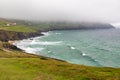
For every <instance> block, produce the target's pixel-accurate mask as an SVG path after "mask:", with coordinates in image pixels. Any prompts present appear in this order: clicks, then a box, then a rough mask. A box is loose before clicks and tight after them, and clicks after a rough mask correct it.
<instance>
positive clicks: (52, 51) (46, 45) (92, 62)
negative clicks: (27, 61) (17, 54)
mask: <svg viewBox="0 0 120 80" xmlns="http://www.w3.org/2000/svg"><path fill="white" fill-rule="evenodd" d="M42 34H44V36H39V37H35V38H30V39H24V40H20V41H16V42H15V43H14V45H16V46H17V47H18V48H21V49H22V50H24V51H25V52H27V53H32V54H37V55H42V56H45V57H50V58H56V59H60V60H64V61H66V62H69V63H73V64H79V65H86V66H97V67H116V68H120V29H119V28H117V29H95V30H61V31H49V32H43V33H42Z"/></svg>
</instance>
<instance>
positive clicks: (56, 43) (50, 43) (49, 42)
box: [31, 41, 62, 45]
mask: <svg viewBox="0 0 120 80" xmlns="http://www.w3.org/2000/svg"><path fill="white" fill-rule="evenodd" d="M60 43H62V41H56V42H55V41H54V42H52V41H39V42H35V41H33V42H32V43H31V44H38V45H59V44H60Z"/></svg>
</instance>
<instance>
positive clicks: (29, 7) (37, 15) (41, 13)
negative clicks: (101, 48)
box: [0, 0, 120, 23]
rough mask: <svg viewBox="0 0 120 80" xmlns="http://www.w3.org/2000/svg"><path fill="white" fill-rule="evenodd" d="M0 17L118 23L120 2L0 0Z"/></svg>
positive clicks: (95, 0)
mask: <svg viewBox="0 0 120 80" xmlns="http://www.w3.org/2000/svg"><path fill="white" fill-rule="evenodd" d="M0 17H5V18H18V19H28V20H31V19H32V20H43V21H56V20H57V21H59V20H61V21H102V22H104V21H105V22H110V23H114V22H120V0H0Z"/></svg>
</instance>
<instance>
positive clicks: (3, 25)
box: [0, 19, 35, 32]
mask: <svg viewBox="0 0 120 80" xmlns="http://www.w3.org/2000/svg"><path fill="white" fill-rule="evenodd" d="M11 23H14V22H10V21H6V20H4V19H0V30H6V31H15V32H34V31H35V29H34V28H32V27H31V26H27V25H22V24H16V25H10V26H7V24H11Z"/></svg>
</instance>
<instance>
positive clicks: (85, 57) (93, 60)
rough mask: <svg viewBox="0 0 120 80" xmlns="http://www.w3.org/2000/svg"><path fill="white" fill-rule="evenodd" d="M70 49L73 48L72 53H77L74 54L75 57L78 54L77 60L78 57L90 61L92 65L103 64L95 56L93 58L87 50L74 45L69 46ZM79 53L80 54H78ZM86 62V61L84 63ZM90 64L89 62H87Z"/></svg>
mask: <svg viewBox="0 0 120 80" xmlns="http://www.w3.org/2000/svg"><path fill="white" fill-rule="evenodd" d="M69 47H70V49H71V50H72V53H77V54H76V55H75V54H73V55H74V57H75V56H76V60H75V61H76V62H77V59H78V60H79V59H83V60H84V61H86V62H87V63H90V64H92V65H95V66H102V65H101V64H100V63H99V62H98V61H96V60H95V59H94V58H92V57H91V56H90V55H88V54H86V53H85V52H83V51H80V50H79V49H77V48H75V47H73V46H69ZM78 54H79V55H78ZM83 64H85V63H83ZM87 65H88V64H87Z"/></svg>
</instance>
